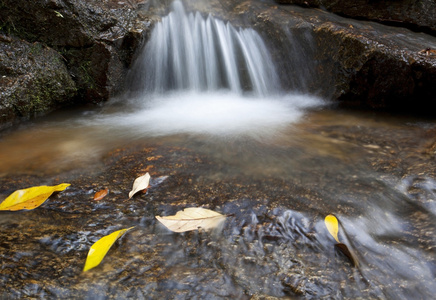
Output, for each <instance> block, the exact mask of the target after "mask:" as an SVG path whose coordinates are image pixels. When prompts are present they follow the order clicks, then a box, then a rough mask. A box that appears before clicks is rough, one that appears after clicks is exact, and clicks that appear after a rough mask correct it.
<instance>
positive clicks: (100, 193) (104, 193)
mask: <svg viewBox="0 0 436 300" xmlns="http://www.w3.org/2000/svg"><path fill="white" fill-rule="evenodd" d="M108 194H109V189H104V190H101V191H98V192H97V193H95V195H94V200H95V201H100V200H101V199H103V198H104V197H106V196H107V195H108Z"/></svg>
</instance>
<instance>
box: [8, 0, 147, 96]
mask: <svg viewBox="0 0 436 300" xmlns="http://www.w3.org/2000/svg"><path fill="white" fill-rule="evenodd" d="M139 2H142V1H124V2H123V1H113V0H110V1H71V0H65V1H63V0H49V1H46V0H37V1H31V2H29V1H12V0H4V1H2V2H1V9H0V24H1V26H0V28H1V30H2V31H3V32H4V33H5V34H6V35H8V36H11V35H14V36H18V37H20V38H22V39H24V40H27V41H29V42H36V41H37V42H41V43H43V44H45V45H48V46H49V47H51V48H54V49H56V50H57V51H58V52H59V53H60V54H61V55H62V57H63V58H64V60H65V62H66V64H67V67H68V69H69V72H70V74H71V77H72V78H73V80H74V81H75V82H76V85H77V88H78V95H79V96H80V98H77V99H80V101H82V102H83V101H85V102H94V103H97V102H101V101H104V100H107V99H108V98H109V97H111V96H114V95H116V94H117V93H119V92H120V91H121V90H122V89H123V87H124V75H125V74H126V72H127V68H128V66H129V65H130V63H131V60H132V57H133V55H134V52H135V50H136V48H137V47H138V45H139V44H140V43H141V41H142V40H143V39H144V36H145V34H143V31H144V30H145V29H147V28H148V26H149V25H150V22H149V21H148V20H147V19H146V18H143V19H142V20H141V21H136V19H135V18H136V8H137V7H138V3H139Z"/></svg>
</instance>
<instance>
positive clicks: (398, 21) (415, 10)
mask: <svg viewBox="0 0 436 300" xmlns="http://www.w3.org/2000/svg"><path fill="white" fill-rule="evenodd" d="M276 2H277V3H280V4H296V5H301V6H303V7H315V8H321V9H325V10H328V11H330V12H333V13H336V14H339V15H342V16H346V17H350V18H357V19H366V20H372V21H377V22H382V23H387V24H393V25H396V26H401V27H408V28H411V29H414V30H418V31H426V32H430V33H431V34H433V35H436V20H435V18H434V16H435V15H436V2H435V1H433V0H421V1H415V0H381V1H372V0H358V1H338V0H276Z"/></svg>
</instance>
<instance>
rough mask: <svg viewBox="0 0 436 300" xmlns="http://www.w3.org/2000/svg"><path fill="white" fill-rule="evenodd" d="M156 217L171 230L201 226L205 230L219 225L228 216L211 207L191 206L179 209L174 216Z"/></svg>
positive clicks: (185, 229) (182, 230)
mask: <svg viewBox="0 0 436 300" xmlns="http://www.w3.org/2000/svg"><path fill="white" fill-rule="evenodd" d="M156 219H157V220H158V221H159V222H161V223H162V224H163V225H164V226H165V227H167V228H168V229H169V230H171V231H174V232H186V231H191V230H196V229H198V228H199V227H201V228H203V229H205V230H208V229H212V228H215V227H218V226H219V225H220V224H221V223H222V222H223V221H224V220H225V219H226V216H225V215H222V214H220V213H217V212H215V211H213V210H210V209H205V208H201V207H190V208H185V209H184V210H181V211H178V212H177V213H176V214H175V215H174V216H166V217H160V216H156Z"/></svg>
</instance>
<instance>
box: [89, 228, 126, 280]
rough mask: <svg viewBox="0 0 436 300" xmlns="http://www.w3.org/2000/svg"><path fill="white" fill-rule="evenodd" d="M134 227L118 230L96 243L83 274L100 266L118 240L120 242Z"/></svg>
mask: <svg viewBox="0 0 436 300" xmlns="http://www.w3.org/2000/svg"><path fill="white" fill-rule="evenodd" d="M132 228H133V227H130V228H127V229H121V230H117V231H115V232H112V233H111V234H109V235H106V236H104V237H102V238H101V239H99V240H98V241H97V242H95V243H94V244H93V245H92V246H91V248H90V249H89V252H88V256H87V257H86V262H85V267H84V268H83V272H86V271H88V270H90V269H92V268H95V267H96V266H98V265H99V264H100V263H101V261H102V260H103V258H104V257H105V256H106V253H107V252H108V251H109V249H110V248H111V247H112V245H113V244H114V243H115V241H116V240H118V239H119V238H120V237H121V236H123V234H124V233H126V232H127V231H128V230H130V229H132Z"/></svg>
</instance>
